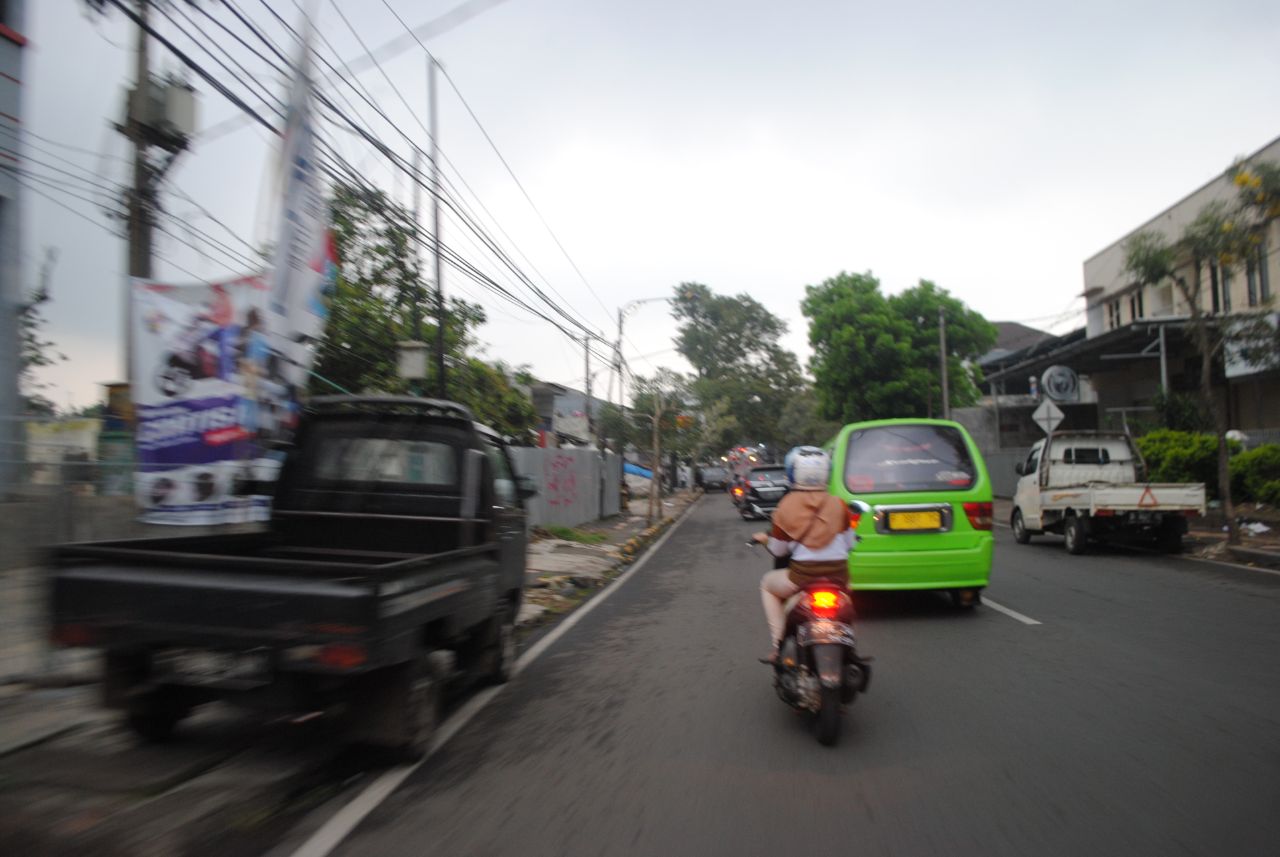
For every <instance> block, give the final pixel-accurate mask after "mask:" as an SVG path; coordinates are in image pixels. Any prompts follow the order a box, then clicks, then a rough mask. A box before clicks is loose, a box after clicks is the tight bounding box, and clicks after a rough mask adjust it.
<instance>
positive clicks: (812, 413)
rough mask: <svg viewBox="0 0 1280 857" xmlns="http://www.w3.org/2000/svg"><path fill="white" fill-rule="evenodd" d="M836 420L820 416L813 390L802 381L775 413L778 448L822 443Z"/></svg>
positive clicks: (833, 430) (833, 432) (832, 433)
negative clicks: (780, 410) (781, 407)
mask: <svg viewBox="0 0 1280 857" xmlns="http://www.w3.org/2000/svg"><path fill="white" fill-rule="evenodd" d="M839 430H840V423H838V422H836V421H835V420H828V419H823V417H822V415H821V406H820V404H819V402H818V394H817V391H816V390H814V388H813V387H812V386H809V385H806V386H805V387H803V388H802V389H800V390H799V391H797V392H796V394H795V395H793V396H792V397H791V398H790V399H788V401H787V404H786V406H785V407H784V408H783V409H782V413H781V414H779V415H778V433H779V441H780V443H779V449H782V450H788V449H791V448H792V447H795V446H802V445H810V446H822V444H824V443H826V442H827V441H828V440H830V439H831V438H833V437H835V435H836V432H838V431H839Z"/></svg>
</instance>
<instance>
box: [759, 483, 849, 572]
mask: <svg viewBox="0 0 1280 857" xmlns="http://www.w3.org/2000/svg"><path fill="white" fill-rule="evenodd" d="M847 529H849V510H848V509H847V508H845V505H844V503H842V502H840V500H839V499H838V498H836V497H833V496H831V495H830V494H828V493H826V492H825V491H791V492H790V493H788V494H787V496H785V497H783V498H782V502H780V503H778V508H776V509H774V510H773V532H772V533H770V535H771V536H773V538H775V539H778V540H779V541H785V542H799V543H800V544H802V545H804V546H805V547H807V548H812V549H814V550H817V549H819V548H821V547H823V546H825V545H828V544H830V543H831V540H832V539H834V538H835V537H836V536H838V535H840V534H841V533H843V532H844V531H845V530H847ZM787 568H788V574H787V577H788V578H789V579H790V580H791V582H792V583H794V584H796V585H797V586H805V585H807V584H810V583H815V582H817V581H819V580H830V581H833V582H836V583H840V584H842V585H844V586H847V585H848V584H849V567H848V561H847V560H824V561H808V562H797V561H796V560H792V561H791V564H790V565H788V566H787Z"/></svg>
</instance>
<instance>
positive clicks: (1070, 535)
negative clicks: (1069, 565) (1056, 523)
mask: <svg viewBox="0 0 1280 857" xmlns="http://www.w3.org/2000/svg"><path fill="white" fill-rule="evenodd" d="M1062 534H1063V535H1064V536H1066V537H1067V541H1066V545H1067V553H1069V554H1075V555H1077V556H1079V555H1080V554H1082V553H1084V552H1085V550H1086V549H1087V548H1088V547H1089V536H1088V533H1086V532H1085V528H1084V521H1083V520H1082V519H1081V518H1080V517H1079V516H1078V515H1073V516H1072V517H1070V518H1067V524H1066V527H1065V528H1064V529H1063V531H1062Z"/></svg>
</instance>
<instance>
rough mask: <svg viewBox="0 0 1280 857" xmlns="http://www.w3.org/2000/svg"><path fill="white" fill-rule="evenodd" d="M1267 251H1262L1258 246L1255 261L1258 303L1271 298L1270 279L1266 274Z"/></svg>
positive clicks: (1268, 300) (1265, 301) (1266, 301)
mask: <svg viewBox="0 0 1280 857" xmlns="http://www.w3.org/2000/svg"><path fill="white" fill-rule="evenodd" d="M1268 255H1269V254H1267V253H1263V252H1262V248H1261V247H1259V248H1258V251H1257V257H1256V259H1257V261H1256V262H1255V264H1256V265H1257V268H1258V300H1259V302H1260V303H1264V304H1265V303H1268V302H1270V300H1271V280H1270V278H1269V277H1268V276H1267V258H1268Z"/></svg>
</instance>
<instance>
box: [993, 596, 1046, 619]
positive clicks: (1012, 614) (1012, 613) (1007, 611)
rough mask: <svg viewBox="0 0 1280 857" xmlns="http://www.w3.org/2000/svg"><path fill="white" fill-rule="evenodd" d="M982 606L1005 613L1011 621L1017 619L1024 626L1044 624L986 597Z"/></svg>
mask: <svg viewBox="0 0 1280 857" xmlns="http://www.w3.org/2000/svg"><path fill="white" fill-rule="evenodd" d="M982 604H983V606H984V607H990V608H991V609H992V610H994V611H996V612H997V613H1003V614H1004V615H1006V616H1008V617H1009V618H1010V619H1017V620H1018V621H1019V622H1021V623H1022V624H1024V625H1040V624H1043V623H1041V622H1039V621H1037V620H1035V619H1032V618H1031V617H1030V616H1024V615H1023V614H1021V613H1019V612H1018V611H1017V610H1011V609H1009V608H1008V607H1005V606H1004V605H1003V604H997V603H996V602H994V601H992V600H991V599H990V598H987V597H986V596H985V595H984V596H983V597H982Z"/></svg>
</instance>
